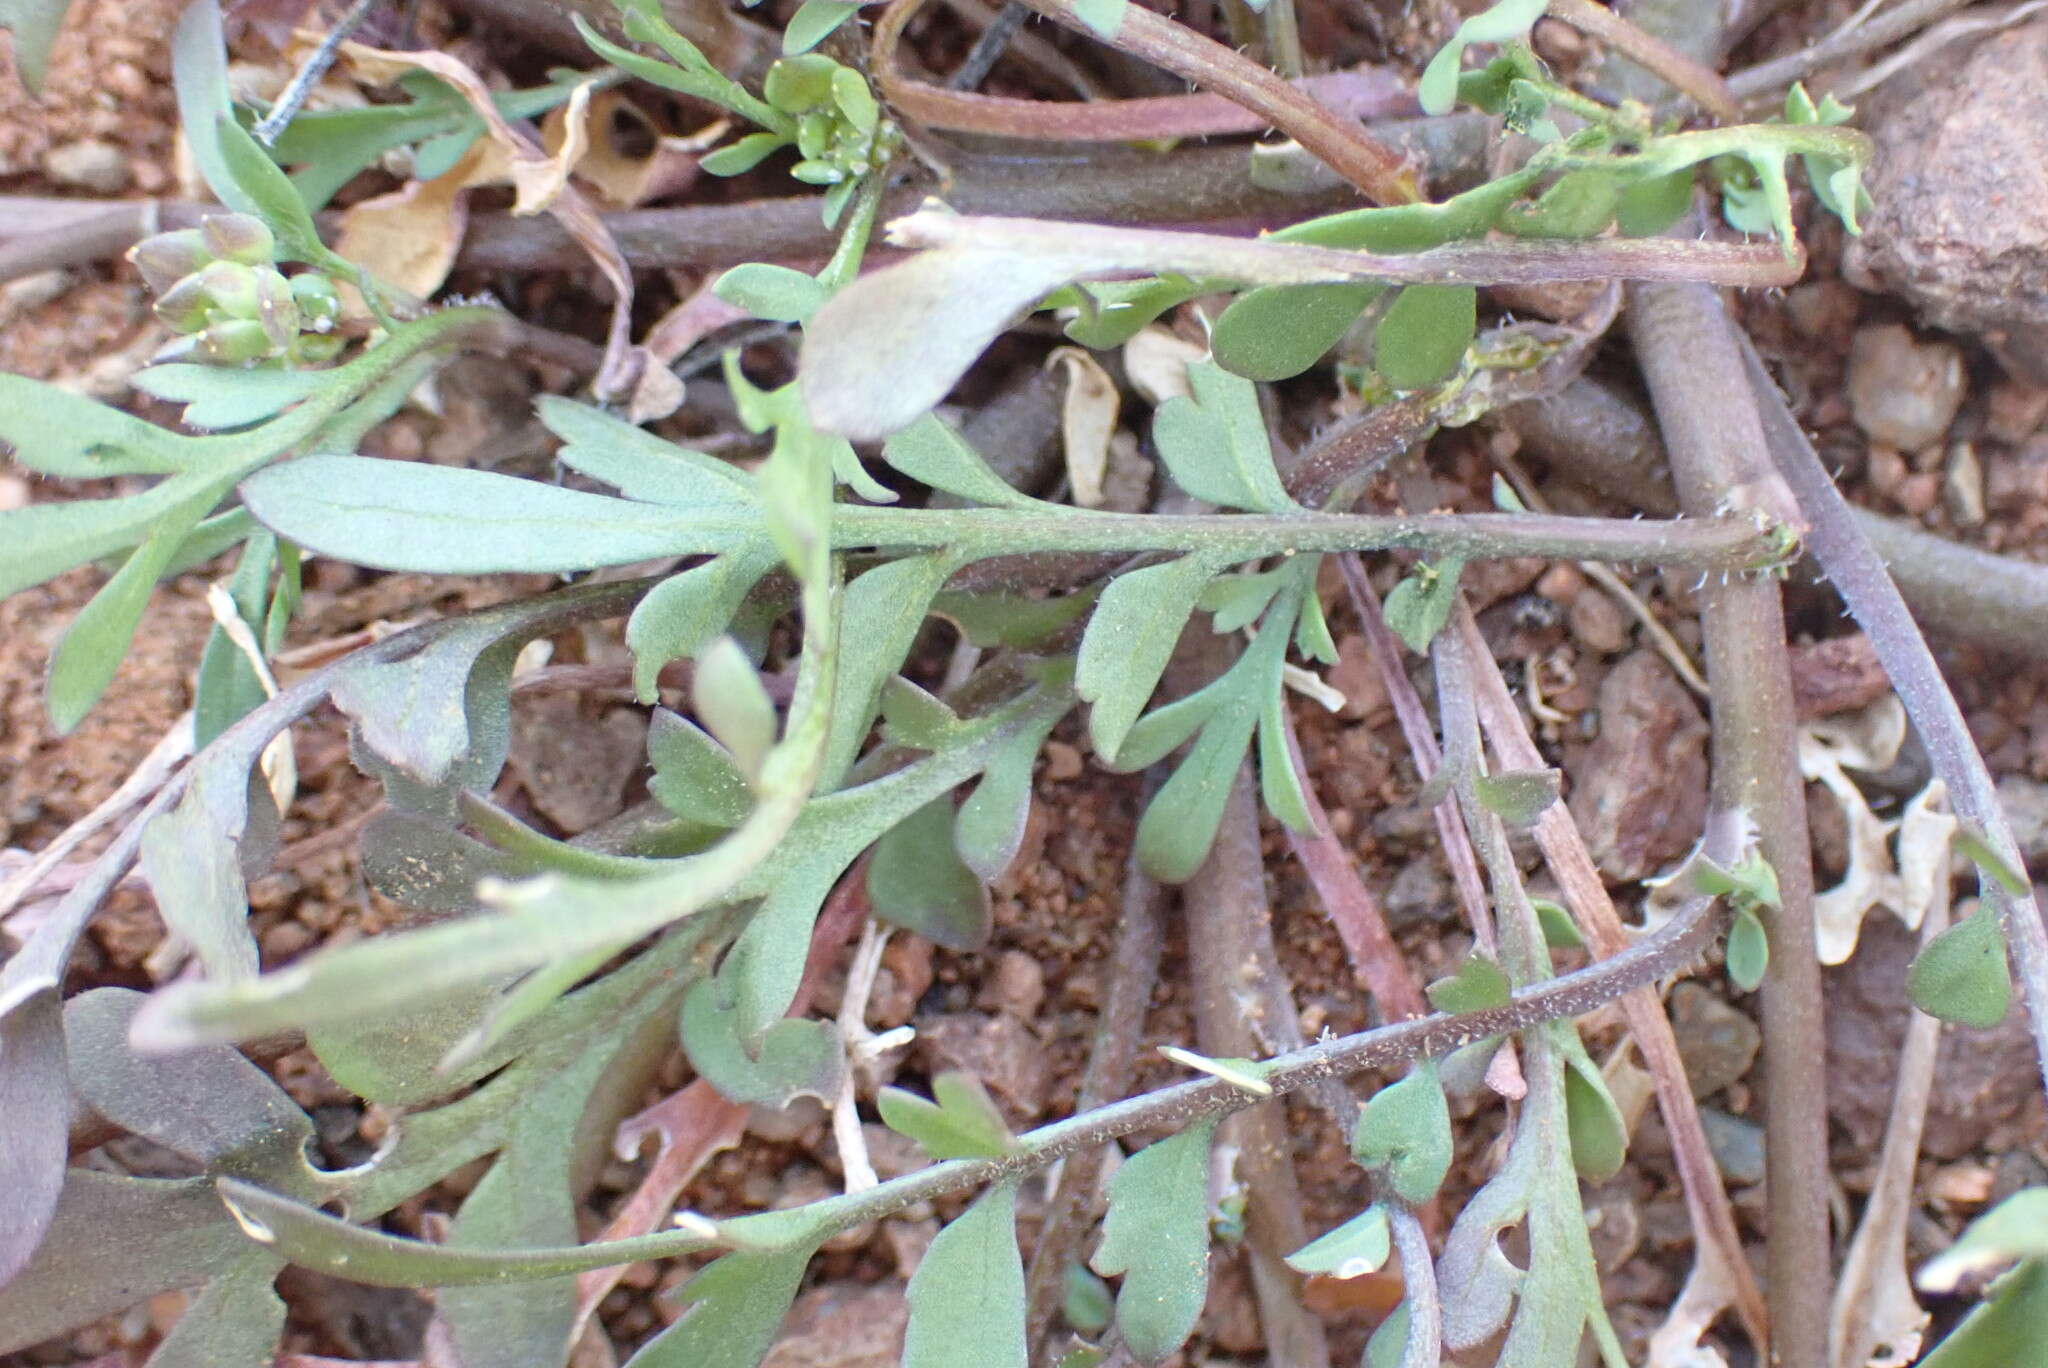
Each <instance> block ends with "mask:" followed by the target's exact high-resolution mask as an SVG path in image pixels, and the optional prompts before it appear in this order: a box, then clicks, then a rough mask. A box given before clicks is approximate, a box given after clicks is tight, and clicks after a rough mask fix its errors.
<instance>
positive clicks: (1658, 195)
mask: <svg viewBox="0 0 2048 1368" xmlns="http://www.w3.org/2000/svg"><path fill="white" fill-rule="evenodd" d="M1692 181H1693V174H1692V168H1691V167H1690V166H1687V167H1682V168H1680V169H1679V170H1677V171H1671V172H1667V173H1666V174H1664V175H1661V176H1652V177H1650V178H1649V179H1648V180H1640V181H1637V182H1636V183H1635V184H1633V185H1631V186H1629V187H1628V188H1627V189H1625V190H1623V191H1622V192H1621V203H1620V204H1618V205H1617V206H1616V207H1615V221H1616V222H1617V223H1618V224H1619V225H1620V227H1621V234H1622V236H1623V237H1656V236H1657V235H1658V234H1659V233H1663V232H1666V231H1668V230H1669V229H1670V228H1671V226H1672V225H1673V224H1675V223H1677V222H1678V220H1679V219H1681V218H1683V217H1684V216H1685V211H1686V210H1688V209H1690V208H1691V207H1692Z"/></svg>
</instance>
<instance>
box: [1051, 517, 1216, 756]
mask: <svg viewBox="0 0 2048 1368" xmlns="http://www.w3.org/2000/svg"><path fill="white" fill-rule="evenodd" d="M1216 569H1217V567H1216V563H1215V562H1214V561H1212V560H1209V559H1208V558H1207V557H1204V556H1182V557H1181V558H1180V559H1178V560H1171V561H1167V562H1165V563H1164V564H1161V565H1148V566H1145V567H1143V568H1141V569H1137V570H1127V571H1125V572H1124V573H1123V574H1121V575H1118V576H1117V577H1116V578H1115V579H1113V580H1111V581H1110V582H1109V587H1108V588H1106V589H1104V590H1103V591H1102V595H1101V597H1100V598H1098V599H1097V600H1096V602H1095V612H1094V613H1093V614H1092V615H1091V616H1090V617H1089V619H1088V630H1087V632H1086V633H1085V634H1084V635H1083V636H1082V638H1081V651H1080V656H1079V660H1078V664H1077V666H1076V668H1075V673H1074V691H1075V692H1076V693H1077V694H1079V695H1080V696H1081V698H1082V700H1083V701H1084V702H1087V703H1089V704H1091V705H1092V706H1091V707H1090V709H1089V712H1088V739H1089V741H1090V742H1091V743H1092V744H1093V745H1094V747H1095V752H1096V754H1098V755H1102V756H1105V757H1108V758H1110V759H1112V760H1113V759H1114V758H1115V756H1116V753H1117V751H1118V750H1119V749H1120V748H1121V747H1122V746H1123V742H1124V738H1125V737H1126V736H1128V735H1129V734H1130V730H1131V727H1132V725H1133V724H1134V723H1135V722H1137V720H1138V715H1139V714H1140V713H1142V712H1144V710H1145V704H1146V702H1147V701H1148V700H1150V699H1151V697H1152V691H1153V690H1154V689H1156V688H1157V687H1158V686H1159V677H1160V675H1162V674H1164V673H1165V671H1166V664H1167V662H1168V661H1169V660H1170V659H1172V657H1173V648H1174V646H1175V645H1176V644H1177V643H1178V642H1179V641H1180V634H1181V629H1182V628H1183V626H1185V625H1186V623H1187V619H1188V614H1190V613H1192V612H1193V611H1194V610H1195V603H1196V601H1197V599H1199V598H1200V596H1201V593H1202V590H1203V587H1204V586H1206V585H1207V584H1208V582H1209V580H1210V578H1211V576H1213V575H1214V574H1215V573H1216Z"/></svg>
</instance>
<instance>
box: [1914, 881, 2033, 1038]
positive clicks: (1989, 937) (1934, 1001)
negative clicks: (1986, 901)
mask: <svg viewBox="0 0 2048 1368" xmlns="http://www.w3.org/2000/svg"><path fill="white" fill-rule="evenodd" d="M1906 991H1907V993H1908V994H1909V995H1911V997H1912V999H1913V1005H1914V1006H1915V1007H1918V1008H1919V1009H1920V1010H1921V1011H1923V1012H1925V1013H1927V1015H1929V1016H1932V1017H1940V1018H1941V1019H1942V1020H1943V1021H1953V1022H1956V1023H1958V1024H1960V1025H1963V1026H1974V1027H1976V1028H1977V1029H1978V1030H1989V1029H1991V1028H1992V1027H1993V1026H1996V1025H1997V1024H1998V1023H1999V1022H2001V1021H2003V1020H2005V1013H2006V1009H2007V1008H2008V1007H2010V1006H2011V1005H2012V979H2011V977H2010V976H2009V975H2008V974H2007V972H2006V967H2005V933H2004V930H2003V928H2001V927H2000V926H1999V924H1998V914H1997V913H1996V912H1995V911H1993V910H1992V909H1991V908H1990V907H1989V906H1988V905H1987V906H1985V907H1982V908H1980V909H1978V910H1977V911H1976V912H1974V913H1972V914H1971V915H1970V916H1968V917H1965V918H1963V920H1961V921H1959V922H1957V923H1956V924H1955V925H1954V926H1951V927H1950V928H1949V929H1948V930H1946V931H1944V932H1942V933H1941V934H1940V935H1938V936H1936V937H1935V938H1934V939H1933V940H1931V941H1929V942H1928V943H1927V947H1926V948H1925V949H1923V950H1922V951H1921V952H1920V954H1919V955H1918V957H1916V958H1915V959H1914V961H1913V967H1912V969H1911V971H1910V972H1909V973H1908V974H1907V976H1906Z"/></svg>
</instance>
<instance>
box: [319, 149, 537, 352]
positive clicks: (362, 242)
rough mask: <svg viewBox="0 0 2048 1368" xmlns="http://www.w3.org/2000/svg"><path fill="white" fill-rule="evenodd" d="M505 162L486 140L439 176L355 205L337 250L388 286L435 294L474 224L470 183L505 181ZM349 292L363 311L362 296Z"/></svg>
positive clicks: (417, 293) (420, 296)
mask: <svg viewBox="0 0 2048 1368" xmlns="http://www.w3.org/2000/svg"><path fill="white" fill-rule="evenodd" d="M503 161H504V158H503V155H502V154H501V153H499V152H498V150H497V149H496V148H495V147H494V146H493V145H492V144H490V143H488V142H486V141H484V140H483V139H481V138H480V139H478V140H477V142H476V144H475V145H474V146H472V147H471V148H470V149H469V151H467V152H465V153H464V154H463V156H462V160H460V161H458V162H456V163H455V165H454V166H452V167H450V168H449V169H448V170H447V171H444V172H442V173H441V174H440V175H438V176H436V177H434V179H432V180H427V181H422V180H413V181H407V182H406V183H405V184H404V185H403V186H401V187H399V188H398V189H396V190H393V191H392V192H390V193H389V194H385V195H377V196H374V197H372V198H370V199H366V200H362V201H360V202H359V203H356V204H352V205H350V206H349V208H348V210H347V211H346V212H345V213H343V214H342V216H341V233H340V235H339V237H337V238H336V239H335V244H334V248H335V250H336V251H337V252H340V253H341V255H343V256H345V257H347V258H348V259H349V260H350V261H353V262H354V263H355V264H356V265H358V266H360V267H362V268H363V269H364V270H366V271H368V272H369V273H370V274H371V275H373V276H375V277H376V278H377V279H378V280H381V281H383V282H384V283H385V284H387V285H391V286H394V287H396V288H397V289H400V290H403V291H405V292H406V293H407V294H409V295H412V296H413V297H414V298H416V299H426V298H429V297H430V296H432V295H433V293H434V292H435V291H436V290H438V289H440V288H441V284H442V282H443V281H445V280H447V279H448V273H449V272H450V271H452V270H454V269H455V255H456V253H457V252H459V251H460V250H461V249H462V237H463V233H464V232H465V231H466V230H467V229H468V226H469V190H470V187H471V186H473V185H481V184H489V183H490V182H491V181H493V180H497V179H499V178H500V176H501V175H502V167H503ZM347 295H348V297H349V299H350V302H351V307H352V308H353V309H354V310H356V311H358V312H360V311H361V298H360V296H357V295H355V294H354V292H353V291H349V292H347Z"/></svg>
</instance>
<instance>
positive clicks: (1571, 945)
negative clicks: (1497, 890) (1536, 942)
mask: <svg viewBox="0 0 2048 1368" xmlns="http://www.w3.org/2000/svg"><path fill="white" fill-rule="evenodd" d="M1529 902H1530V904H1531V905H1532V906H1534V907H1535V909H1536V920H1537V922H1538V924H1539V925H1541V926H1542V928H1543V942H1544V944H1546V945H1548V946H1549V947H1550V948H1551V949H1553V950H1577V949H1579V948H1581V947H1583V946H1584V945H1585V943H1586V938H1585V937H1584V936H1582V935H1580V934H1579V927H1578V923H1577V922H1574V921H1573V920H1572V914H1571V913H1570V912H1567V911H1566V910H1565V909H1564V907H1563V906H1562V905H1561V904H1558V903H1554V902H1552V901H1551V900H1550V899H1548V898H1531V899H1530V900H1529Z"/></svg>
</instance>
